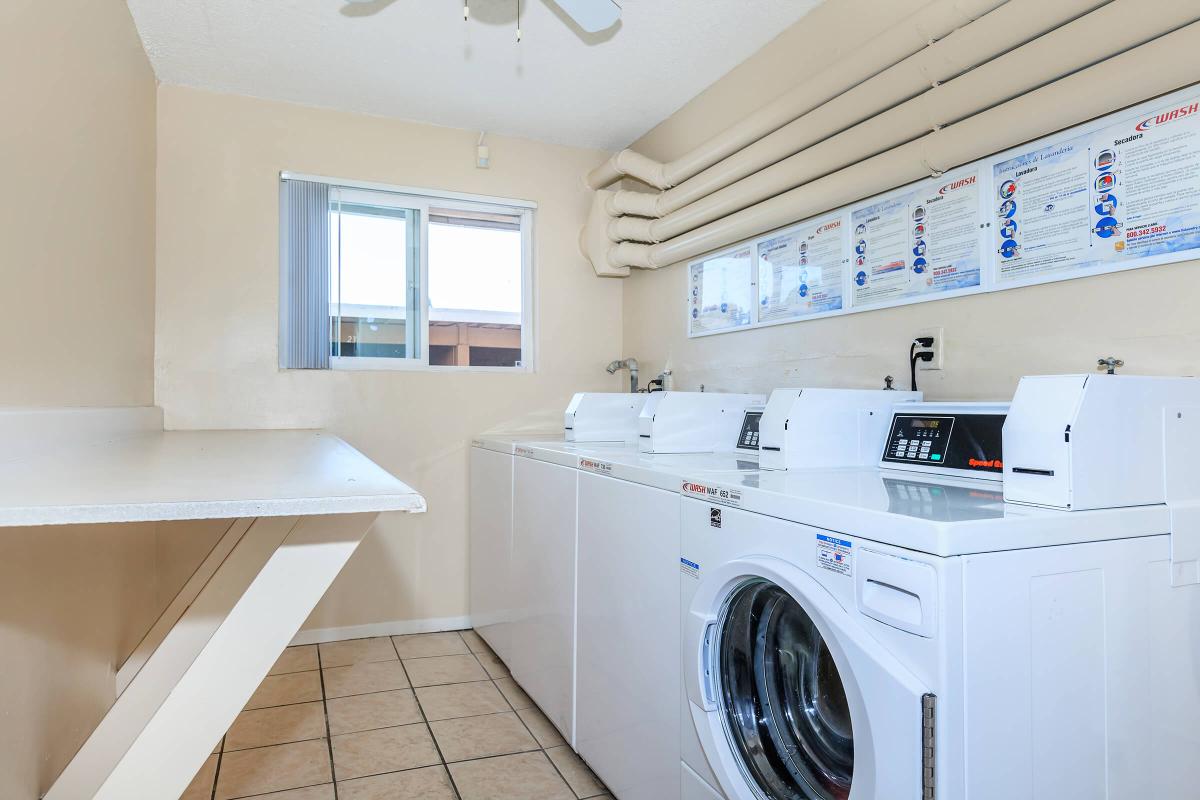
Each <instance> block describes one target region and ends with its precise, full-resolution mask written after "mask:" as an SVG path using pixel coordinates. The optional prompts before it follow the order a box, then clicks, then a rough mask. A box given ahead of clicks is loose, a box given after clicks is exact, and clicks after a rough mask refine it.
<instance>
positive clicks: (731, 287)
mask: <svg viewBox="0 0 1200 800" xmlns="http://www.w3.org/2000/svg"><path fill="white" fill-rule="evenodd" d="M753 252H754V250H753V248H752V247H751V246H749V245H746V246H744V247H741V248H738V249H737V250H732V251H730V252H727V253H723V254H721V255H716V256H713V257H711V258H707V259H705V260H703V261H696V262H693V263H692V265H691V266H690V267H689V270H688V271H689V273H690V275H689V276H688V293H689V297H688V334H689V335H691V336H695V335H696V334H701V333H716V332H719V331H729V330H735V329H737V328H743V327H746V326H748V325H749V324H750V311H751V309H752V308H753V306H754V281H753V275H752V273H751V266H752V264H753V260H752V254H753Z"/></svg>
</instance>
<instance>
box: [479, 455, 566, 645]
mask: <svg viewBox="0 0 1200 800" xmlns="http://www.w3.org/2000/svg"><path fill="white" fill-rule="evenodd" d="M561 440H562V434H561V433H556V432H553V431H551V432H546V433H539V432H536V431H530V432H524V433H516V434H511V433H504V434H481V435H479V436H476V437H475V438H474V439H472V440H471V447H470V451H469V452H470V455H469V457H468V462H469V464H468V479H469V487H470V488H469V500H468V561H469V580H468V586H469V593H470V609H471V626H472V627H473V628H474V629H475V630H476V631H478V633H479V635H480V636H482V637H483V639H484V641H486V642H487V643H488V645H490V646H491V648H492V650H494V651H495V652H496V654H497V655H498V656H500V658H502V659H503V660H504V661H505V662H507V661H508V659H509V658H511V657H512V629H511V624H512V619H513V608H512V581H511V565H512V530H513V529H512V523H513V517H512V511H513V508H512V503H513V470H514V463H513V458H514V453H515V452H516V448H517V446H518V445H521V444H523V443H528V442H534V441H542V442H554V441H561Z"/></svg>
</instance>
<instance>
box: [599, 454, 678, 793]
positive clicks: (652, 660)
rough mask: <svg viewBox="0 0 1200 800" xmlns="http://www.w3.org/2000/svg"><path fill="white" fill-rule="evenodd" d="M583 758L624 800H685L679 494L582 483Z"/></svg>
mask: <svg viewBox="0 0 1200 800" xmlns="http://www.w3.org/2000/svg"><path fill="white" fill-rule="evenodd" d="M577 630H578V636H577V640H578V658H577V665H578V666H577V671H576V689H577V691H576V697H577V701H576V750H578V751H579V754H580V755H581V756H582V757H583V758H584V760H585V761H587V763H588V765H589V766H590V767H591V768H592V769H593V770H594V771H595V772H596V774H597V775H599V776H600V779H601V780H603V781H604V783H605V784H607V785H608V787H609V788H610V789H612V791H613V794H614V795H616V796H617V797H620V798H621V800H663V798H677V797H679V796H680V783H679V782H680V774H679V760H680V756H679V741H680V740H679V725H680V717H679V708H678V705H677V698H678V696H679V693H680V691H681V686H682V682H681V678H680V668H679V494H678V492H668V491H664V490H662V489H657V488H654V487H652V486H645V485H641V484H636V483H630V482H627V481H621V480H616V479H613V478H609V477H605V476H602V475H594V474H590V473H587V472H581V473H580V475H579V590H578V628H577Z"/></svg>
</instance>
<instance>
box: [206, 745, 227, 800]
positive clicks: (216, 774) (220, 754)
mask: <svg viewBox="0 0 1200 800" xmlns="http://www.w3.org/2000/svg"><path fill="white" fill-rule="evenodd" d="M223 758H225V736H224V735H222V736H221V746H220V747H218V748H217V768H216V769H215V770H214V771H213V785H212V792H210V793H209V800H217V781H218V780H220V778H221V760H222V759H223Z"/></svg>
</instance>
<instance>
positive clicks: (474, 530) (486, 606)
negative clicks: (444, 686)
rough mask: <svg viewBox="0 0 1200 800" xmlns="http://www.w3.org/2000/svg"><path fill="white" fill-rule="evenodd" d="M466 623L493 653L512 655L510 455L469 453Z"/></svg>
mask: <svg viewBox="0 0 1200 800" xmlns="http://www.w3.org/2000/svg"><path fill="white" fill-rule="evenodd" d="M470 482H471V483H470V489H469V494H470V501H469V504H470V522H469V526H470V535H469V539H470V540H469V548H470V549H469V559H470V603H471V625H472V626H473V627H474V628H475V630H476V631H478V632H479V635H480V636H482V637H483V639H484V641H486V642H487V643H488V645H490V646H491V648H492V649H493V650H495V651H496V655H498V656H500V658H501V659H503V660H504V661H505V663H508V661H509V660H510V659H511V657H512V631H511V629H510V628H509V624H508V623H509V620H510V619H511V616H512V580H511V574H510V570H511V568H512V531H513V527H512V522H513V516H512V512H513V505H512V501H513V457H512V456H511V455H509V454H507V453H498V452H495V451H493V450H488V449H484V448H483V447H472V448H471V454H470Z"/></svg>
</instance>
